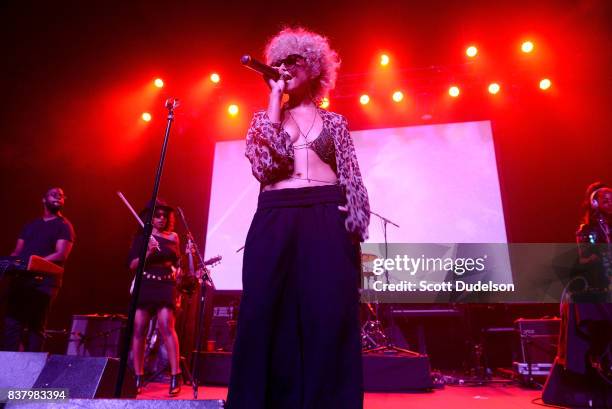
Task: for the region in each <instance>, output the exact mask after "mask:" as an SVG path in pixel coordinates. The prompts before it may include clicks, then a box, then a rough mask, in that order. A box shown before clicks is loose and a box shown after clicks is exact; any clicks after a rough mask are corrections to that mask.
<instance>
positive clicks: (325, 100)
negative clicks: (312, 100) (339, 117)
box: [319, 97, 329, 109]
mask: <svg viewBox="0 0 612 409" xmlns="http://www.w3.org/2000/svg"><path fill="white" fill-rule="evenodd" d="M319 106H320V107H321V108H323V109H327V108H329V99H328V98H327V97H323V99H322V100H321V103H320V104H319Z"/></svg>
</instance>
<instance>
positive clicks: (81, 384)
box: [33, 355, 136, 399]
mask: <svg viewBox="0 0 612 409" xmlns="http://www.w3.org/2000/svg"><path fill="white" fill-rule="evenodd" d="M118 369H119V360H118V359H115V358H94V357H80V356H66V355H51V356H50V357H49V360H48V361H47V364H46V365H45V367H44V368H43V370H42V372H41V373H40V375H39V376H38V379H36V382H35V383H34V385H33V388H65V389H68V394H69V396H70V398H74V399H91V398H112V397H113V396H114V391H115V382H116V380H117V376H118ZM126 375H127V374H126ZM122 397H124V398H134V397H136V385H135V382H134V379H133V377H132V376H126V377H125V382H124V386H123V394H122Z"/></svg>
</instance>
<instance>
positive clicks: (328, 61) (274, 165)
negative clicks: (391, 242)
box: [227, 28, 370, 409]
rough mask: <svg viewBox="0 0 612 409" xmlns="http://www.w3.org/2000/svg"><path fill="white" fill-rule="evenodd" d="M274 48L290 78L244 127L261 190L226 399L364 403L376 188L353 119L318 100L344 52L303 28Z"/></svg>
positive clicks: (234, 404)
mask: <svg viewBox="0 0 612 409" xmlns="http://www.w3.org/2000/svg"><path fill="white" fill-rule="evenodd" d="M265 56H266V61H267V63H268V64H269V65H271V66H273V67H276V69H277V70H278V71H279V73H280V75H281V77H280V79H279V80H278V81H275V80H272V79H269V78H265V80H266V82H267V84H268V86H269V87H270V94H269V103H268V108H267V110H265V111H259V112H256V113H255V114H254V117H253V120H252V122H251V124H250V127H249V129H248V132H247V136H246V157H247V158H248V159H249V161H250V162H251V165H252V172H253V175H254V176H255V178H256V179H257V180H258V181H259V182H260V194H259V198H258V204H257V210H256V212H255V215H254V217H253V221H252V223H251V226H250V229H249V231H248V234H247V237H246V242H245V250H244V260H243V271H242V284H243V294H242V300H241V306H240V313H239V316H238V328H237V337H236V341H235V345H234V350H233V357H232V359H233V361H232V371H231V376H230V385H229V390H228V397H227V408H229V409H242V408H248V409H273V408H293V409H300V408H301V409H327V408H329V409H331V408H333V409H356V408H362V407H363V380H362V377H363V376H362V367H361V345H360V332H359V315H358V314H359V291H358V288H359V280H360V277H359V275H360V251H359V242H360V241H363V240H365V239H366V238H367V231H368V224H369V219H370V210H369V202H368V194H367V191H366V188H365V186H364V184H363V180H362V177H361V173H360V171H359V165H358V163H357V157H356V154H355V148H354V146H353V141H352V139H351V135H350V133H349V129H348V124H347V120H346V119H345V118H344V117H343V116H341V115H339V114H336V113H333V112H329V111H326V110H324V109H321V108H319V106H320V102H321V100H322V98H323V97H324V96H325V95H327V93H328V92H329V91H330V90H331V89H332V88H333V87H334V83H335V80H336V72H337V69H338V67H339V65H340V60H339V57H338V54H337V53H336V52H335V51H334V50H332V49H331V48H330V45H329V42H328V40H327V39H326V38H325V37H323V36H322V35H319V34H317V33H314V32H311V31H308V30H306V29H304V28H286V29H284V30H282V31H281V32H280V33H278V34H277V35H276V36H275V37H274V38H272V39H271V40H270V41H269V42H268V44H267V46H266V50H265ZM285 96H288V98H284V97H285Z"/></svg>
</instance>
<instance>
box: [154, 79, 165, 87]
mask: <svg viewBox="0 0 612 409" xmlns="http://www.w3.org/2000/svg"><path fill="white" fill-rule="evenodd" d="M153 84H155V86H156V87H157V88H163V87H164V80H162V79H161V78H155V81H153Z"/></svg>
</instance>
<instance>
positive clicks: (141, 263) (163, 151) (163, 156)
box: [115, 98, 179, 399]
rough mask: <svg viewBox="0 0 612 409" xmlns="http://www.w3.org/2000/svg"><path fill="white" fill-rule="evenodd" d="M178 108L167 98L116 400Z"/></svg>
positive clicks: (131, 333) (124, 339) (120, 385)
mask: <svg viewBox="0 0 612 409" xmlns="http://www.w3.org/2000/svg"><path fill="white" fill-rule="evenodd" d="M178 106H179V100H178V99H175V98H168V99H167V100H166V102H165V108H166V109H167V110H168V119H167V124H166V132H165V133H164V141H163V143H162V148H161V154H160V158H159V164H158V165H157V171H156V173H155V181H154V183H153V193H152V194H151V202H150V203H151V207H152V209H151V211H150V212H148V214H147V217H146V219H145V220H144V227H143V237H144V238H145V240H143V241H142V246H141V248H140V258H139V259H138V267H137V268H136V277H135V279H134V291H133V293H132V299H131V300H130V310H129V314H128V321H127V326H126V328H125V336H124V338H123V345H122V348H121V359H120V361H119V372H118V374H117V383H116V384H115V398H117V399H119V398H120V397H121V390H122V389H123V381H124V379H125V370H126V369H127V361H128V356H129V351H130V343H131V341H132V335H133V333H134V320H135V317H136V307H137V306H138V297H139V295H140V284H141V283H142V274H143V272H144V266H145V261H146V260H145V259H146V257H147V247H148V244H149V240H147V239H150V237H151V234H152V233H153V215H154V214H155V206H156V204H157V195H158V193H159V184H160V181H161V176H162V171H163V169H164V162H165V160H166V151H167V149H168V140H169V139H170V128H171V127H172V122H173V121H174V110H175V109H176V108H178Z"/></svg>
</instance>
